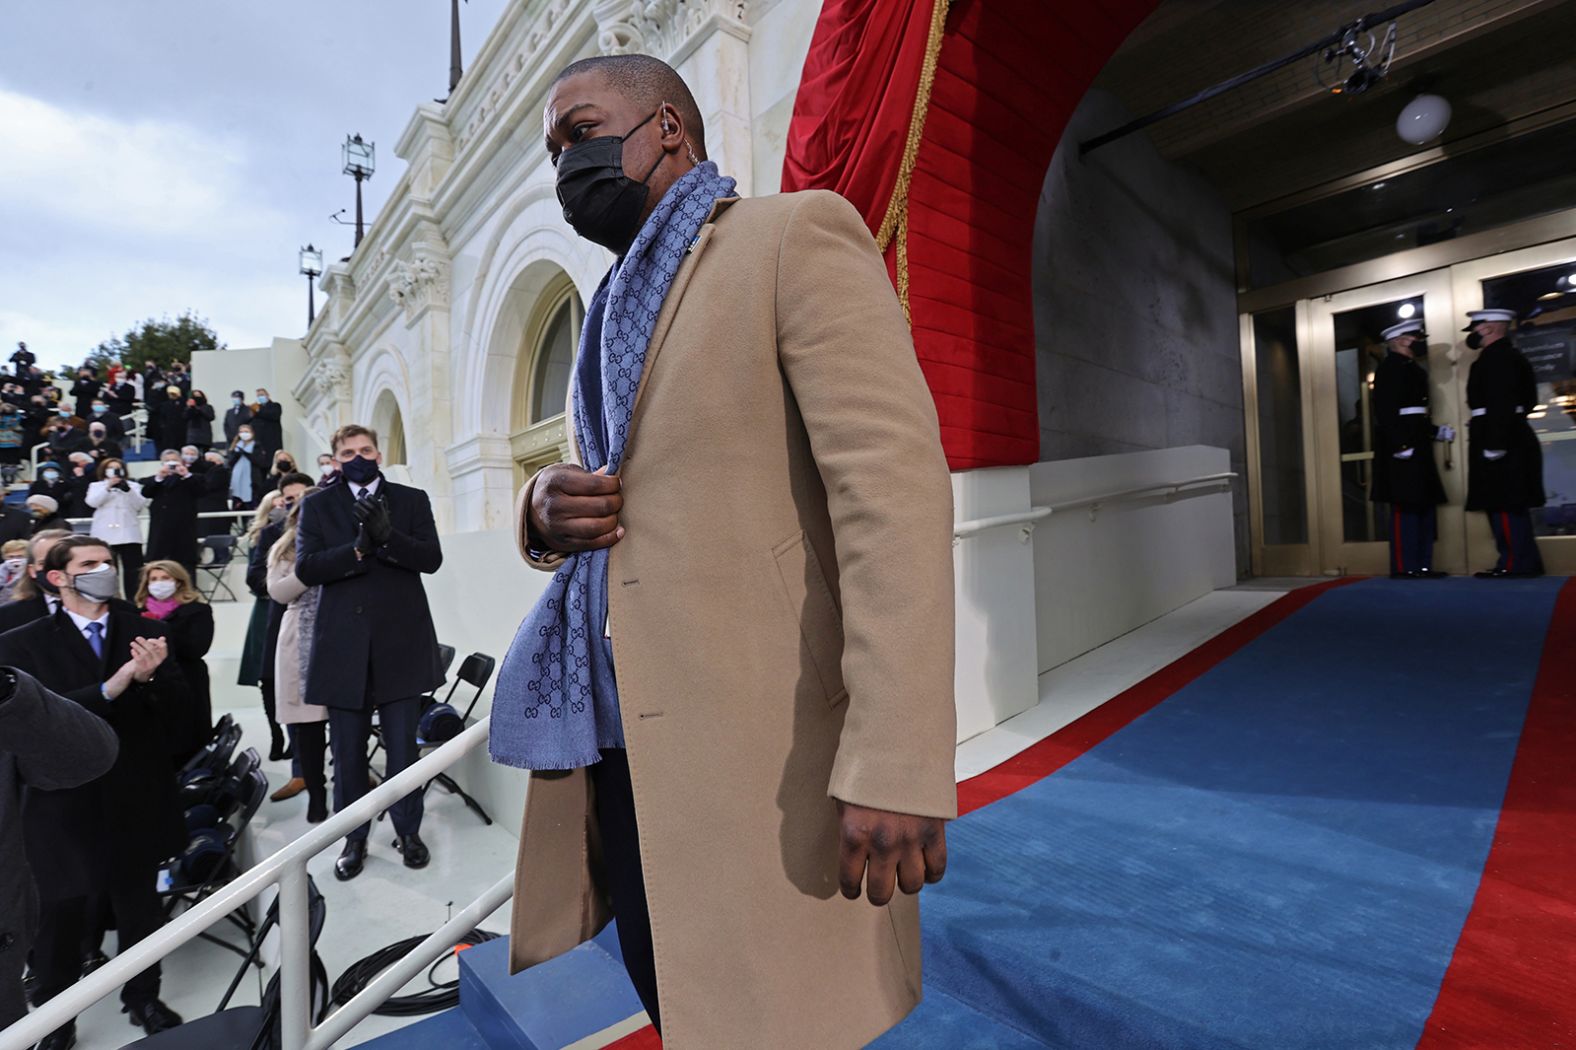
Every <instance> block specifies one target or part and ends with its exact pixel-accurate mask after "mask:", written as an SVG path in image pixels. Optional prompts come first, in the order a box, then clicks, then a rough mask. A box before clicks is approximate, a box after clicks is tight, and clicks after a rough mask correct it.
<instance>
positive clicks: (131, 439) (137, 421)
mask: <svg viewBox="0 0 1576 1050" xmlns="http://www.w3.org/2000/svg"><path fill="white" fill-rule="evenodd" d="M139 413H140V415H139ZM147 415H148V413H147V410H146V409H140V408H134V409H132V410H131V411H130V412H129V413H127V414H126V415H124V416H120V417H118V418H119V419H120V423H121V427H122V428H123V429H124V431H125V437H126V439H127V442H128V444H130V445H132V447H134V448H136V449H137V450H138V451H141V449H142V443H143V442H144V441H146V440H147V432H146V430H145V428H144V422H145V420H146V419H147ZM127 420H130V424H129V425H128V424H127ZM48 447H49V442H47V441H45V442H42V443H41V444H37V445H34V446H33V451H32V452H31V453H29V455H28V460H29V461H30V463H31V465H32V466H31V473H30V474H29V475H28V478H27V480H28V481H37V480H38V465H39V464H40V463H42V462H43V459H42V458H41V457H40V456H39V450H40V449H46V448H48Z"/></svg>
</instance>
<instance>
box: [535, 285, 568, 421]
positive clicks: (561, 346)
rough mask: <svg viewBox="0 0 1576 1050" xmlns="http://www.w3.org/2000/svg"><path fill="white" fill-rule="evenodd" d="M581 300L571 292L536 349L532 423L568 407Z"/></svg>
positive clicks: (549, 322)
mask: <svg viewBox="0 0 1576 1050" xmlns="http://www.w3.org/2000/svg"><path fill="white" fill-rule="evenodd" d="M579 305H580V304H579V302H578V301H576V299H575V297H574V296H573V295H569V296H567V297H565V298H564V300H563V301H562V302H561V303H559V304H558V308H557V309H556V310H554V311H553V314H552V319H551V320H549V321H548V322H547V328H546V330H545V331H544V332H543V335H542V340H541V343H540V344H539V345H538V346H537V350H536V367H535V372H536V375H535V376H534V377H533V378H532V380H531V422H533V423H539V422H541V421H542V420H544V419H548V418H550V417H552V416H556V415H558V413H560V412H562V411H563V410H564V399H565V398H567V397H568V396H569V373H570V372H571V371H572V370H573V369H574V367H575V340H576V339H577V338H578V336H579V327H580V326H579V325H577V324H576V323H575V314H577V313H578V312H579V309H578V307H579Z"/></svg>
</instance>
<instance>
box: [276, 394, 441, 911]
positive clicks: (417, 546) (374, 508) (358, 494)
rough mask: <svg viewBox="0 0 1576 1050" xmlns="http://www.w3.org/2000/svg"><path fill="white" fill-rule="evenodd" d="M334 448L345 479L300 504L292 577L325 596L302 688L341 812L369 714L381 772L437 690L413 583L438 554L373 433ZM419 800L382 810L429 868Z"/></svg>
mask: <svg viewBox="0 0 1576 1050" xmlns="http://www.w3.org/2000/svg"><path fill="white" fill-rule="evenodd" d="M330 447H331V448H332V449H333V450H334V455H335V457H336V458H337V459H338V460H339V471H340V475H341V481H340V483H339V484H337V485H334V486H332V487H330V488H327V489H324V490H323V491H321V492H319V493H317V494H316V495H314V496H310V497H308V498H307V499H305V500H304V501H303V502H302V505H301V511H300V521H299V525H298V528H299V533H298V537H297V540H296V561H295V576H296V578H297V579H298V580H299V581H300V582H301V584H302V585H304V586H306V587H320V588H321V593H320V595H319V598H318V604H317V627H316V629H315V631H314V632H313V638H312V645H311V652H310V657H309V659H308V662H307V671H306V678H305V682H304V684H303V687H302V688H303V695H304V696H305V697H307V698H308V699H310V700H311V701H312V702H314V703H321V704H324V705H326V706H327V707H328V709H329V711H328V718H329V735H330V738H331V741H332V746H333V751H334V809H335V811H338V810H342V809H344V808H345V807H346V806H348V805H350V804H351V803H353V802H355V801H356V800H357V799H359V798H360V797H361V796H362V795H365V794H366V793H367V742H368V740H369V738H370V735H371V732H372V713H373V711H374V710H375V711H377V713H378V719H379V723H380V725H381V727H382V736H383V746H384V747H386V748H387V749H388V755H389V760H388V767H387V775H388V776H393V775H395V774H396V773H398V772H399V771H400V770H402V769H404V768H406V767H407V766H409V765H410V764H411V763H413V762H415V761H416V758H417V755H418V751H417V746H416V722H417V719H418V717H419V716H420V714H421V696H422V694H423V693H426V692H428V691H430V690H432V689H435V688H437V686H438V685H439V684H441V683H442V682H443V668H442V667H441V665H440V663H439V659H438V638H437V634H436V632H435V631H434V630H433V626H432V613H431V612H430V610H429V609H428V607H427V592H426V590H425V588H424V587H423V586H422V582H421V577H422V574H424V573H433V572H437V571H438V568H439V567H440V566H441V565H442V564H443V548H442V546H441V544H440V543H439V542H438V530H437V526H436V525H435V524H434V522H433V518H432V504H431V503H430V502H429V500H428V499H427V494H426V493H425V492H423V491H421V490H420V489H417V488H410V487H408V486H405V485H396V484H394V483H393V482H391V481H388V480H387V479H385V478H384V477H383V474H382V470H381V467H382V463H383V455H382V453H381V452H379V451H378V436H377V434H376V433H375V432H374V431H373V430H371V429H370V428H368V427H364V426H359V425H356V424H351V425H348V426H343V427H340V428H339V430H337V431H336V432H335V433H334V437H333V440H332V441H331V442H330ZM421 796H422V793H421V791H420V790H417V791H413V792H411V793H410V794H409V795H407V796H405V797H404V798H402V799H400V800H399V801H398V802H395V803H394V804H393V805H392V806H391V807H389V816H390V819H391V820H392V822H393V824H394V832H395V835H396V838H395V843H394V845H395V848H396V849H397V850H398V851H399V852H400V853H401V854H402V855H403V860H404V864H405V866H406V867H407V868H422V867H426V865H427V861H428V859H429V854H428V851H427V846H426V844H425V843H423V842H422V840H421V836H420V834H419V831H420V830H421V812H422V797H421ZM368 829H369V825H366V824H363V825H361V827H359V828H357V829H356V830H354V831H352V832H351V833H350V834H349V835H348V836H347V837H346V840H345V848H344V850H343V851H342V852H341V853H340V855H339V859H338V860H337V861H335V863H334V875H335V877H336V878H338V879H340V880H345V879H353V878H355V877H356V876H357V875H359V874H360V873H361V868H362V865H363V864H364V863H365V861H366V856H367V832H368Z"/></svg>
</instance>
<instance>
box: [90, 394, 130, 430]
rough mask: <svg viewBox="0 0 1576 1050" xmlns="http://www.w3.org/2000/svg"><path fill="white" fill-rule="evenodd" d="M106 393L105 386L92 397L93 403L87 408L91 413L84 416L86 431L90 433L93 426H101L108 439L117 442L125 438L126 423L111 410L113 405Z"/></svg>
mask: <svg viewBox="0 0 1576 1050" xmlns="http://www.w3.org/2000/svg"><path fill="white" fill-rule="evenodd" d="M108 395H109V389H108V388H107V387H106V388H105V390H104V392H102V393H101V395H100V396H99V397H96V398H94V399H93V403H92V404H91V405H90V406H89V407H88V410H89V411H90V412H91V413H92V414H91V415H89V416H87V417H86V418H87V421H88V431H89V432H90V433H91V432H92V430H93V427H94V426H100V427H103V428H104V434H105V436H106V437H108V438H109V440H111V441H114V442H117V443H119V442H122V441H124V440H125V439H126V424H124V423H122V422H121V420H120V416H118V415H116V414H115V412H114V411H113V405H112V403H111V401H110V400H109V396H108Z"/></svg>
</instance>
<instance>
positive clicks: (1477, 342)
mask: <svg viewBox="0 0 1576 1050" xmlns="http://www.w3.org/2000/svg"><path fill="white" fill-rule="evenodd" d="M1482 345H1483V333H1482V332H1473V333H1472V334H1470V335H1468V336H1467V346H1468V347H1470V348H1471V349H1473V350H1476V349H1478V348H1479V347H1481V346H1482Z"/></svg>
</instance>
